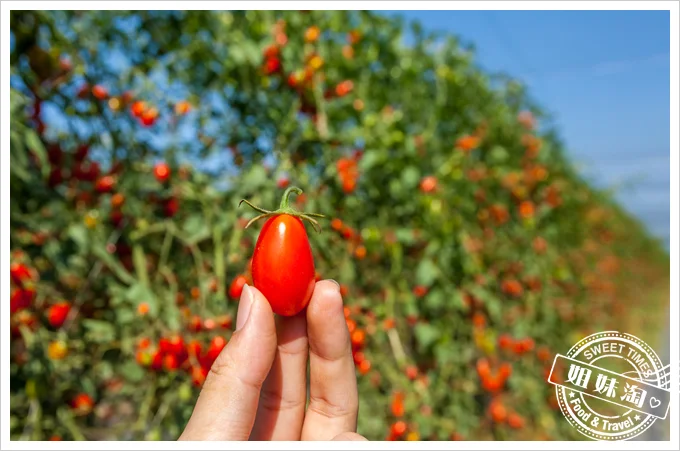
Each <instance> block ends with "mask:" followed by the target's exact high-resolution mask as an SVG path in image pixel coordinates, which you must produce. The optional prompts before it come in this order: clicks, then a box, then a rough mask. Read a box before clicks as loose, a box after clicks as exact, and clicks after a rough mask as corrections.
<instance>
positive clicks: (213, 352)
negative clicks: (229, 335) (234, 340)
mask: <svg viewBox="0 0 680 451" xmlns="http://www.w3.org/2000/svg"><path fill="white" fill-rule="evenodd" d="M226 345H227V340H225V339H224V338H223V337H220V336H217V337H214V338H213V339H212V341H211V342H210V347H209V348H208V352H207V353H206V359H207V361H208V363H209V365H212V362H214V361H215V359H216V358H217V356H218V355H220V352H222V349H224V347H225V346H226Z"/></svg>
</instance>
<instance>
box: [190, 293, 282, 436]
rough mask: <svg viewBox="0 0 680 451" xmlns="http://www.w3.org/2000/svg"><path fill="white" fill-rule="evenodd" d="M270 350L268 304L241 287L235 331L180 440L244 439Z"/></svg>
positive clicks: (273, 334) (268, 364) (271, 327)
mask: <svg viewBox="0 0 680 451" xmlns="http://www.w3.org/2000/svg"><path fill="white" fill-rule="evenodd" d="M275 351H276V326H275V325H274V314H273V313H272V309H271V307H270V305H269V302H267V299H265V297H264V296H263V295H262V293H260V291H259V290H257V289H256V288H254V287H249V286H248V285H245V286H244V287H243V292H242V293H241V300H240V301H239V307H238V314H237V316H236V332H234V334H233V335H232V338H231V340H230V341H229V343H228V344H227V346H225V348H224V349H223V350H222V352H221V353H220V355H219V356H218V357H217V359H216V360H215V363H213V366H212V368H210V373H209V374H208V377H207V378H206V381H205V384H204V385H203V389H202V390H201V394H200V396H199V398H198V401H197V402H196V407H195V408H194V412H193V413H192V415H191V418H190V419H189V423H188V424H187V427H186V428H185V430H184V432H183V433H182V436H181V437H180V440H248V437H249V435H250V431H251V429H252V427H253V423H254V421H255V414H256V413H257V402H258V399H259V397H260V388H261V387H262V383H263V382H264V380H265V378H266V377H267V374H268V373H269V370H270V368H271V366H272V362H273V361H274V355H275Z"/></svg>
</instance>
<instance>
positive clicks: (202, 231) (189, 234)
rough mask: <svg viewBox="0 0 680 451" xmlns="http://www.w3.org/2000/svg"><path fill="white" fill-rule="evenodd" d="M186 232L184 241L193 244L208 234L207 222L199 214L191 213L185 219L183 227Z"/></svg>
mask: <svg viewBox="0 0 680 451" xmlns="http://www.w3.org/2000/svg"><path fill="white" fill-rule="evenodd" d="M183 229H184V231H185V232H186V241H187V242H189V243H191V244H195V243H198V242H199V241H202V240H204V239H206V238H208V237H209V236H210V229H209V228H208V223H207V222H206V221H205V219H204V218H203V217H202V216H200V215H192V216H190V217H189V219H187V220H186V222H185V223H184V227H183Z"/></svg>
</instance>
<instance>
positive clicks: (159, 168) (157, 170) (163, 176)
mask: <svg viewBox="0 0 680 451" xmlns="http://www.w3.org/2000/svg"><path fill="white" fill-rule="evenodd" d="M153 175H154V176H155V177H156V180H158V181H159V182H161V183H164V182H166V181H167V180H168V178H170V166H168V165H167V163H158V164H157V165H156V166H154V168H153Z"/></svg>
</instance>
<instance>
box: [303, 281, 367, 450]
mask: <svg viewBox="0 0 680 451" xmlns="http://www.w3.org/2000/svg"><path fill="white" fill-rule="evenodd" d="M307 337H308V339H309V351H310V353H309V368H310V377H309V381H310V382H309V384H310V389H309V391H310V397H309V398H310V399H309V406H308V408H307V414H306V416H305V422H304V425H303V428H302V439H303V440H330V439H332V438H333V437H336V436H338V435H339V434H341V433H343V432H355V431H356V427H357V412H358V409H359V397H358V394H357V380H356V374H355V370H354V360H353V358H352V345H351V342H350V336H349V330H347V322H346V321H345V315H344V312H343V306H342V297H341V296H340V287H339V286H338V284H337V282H334V281H331V280H324V281H321V282H318V283H317V284H316V286H315V288H314V294H313V295H312V299H311V301H310V303H309V306H308V307H307Z"/></svg>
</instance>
